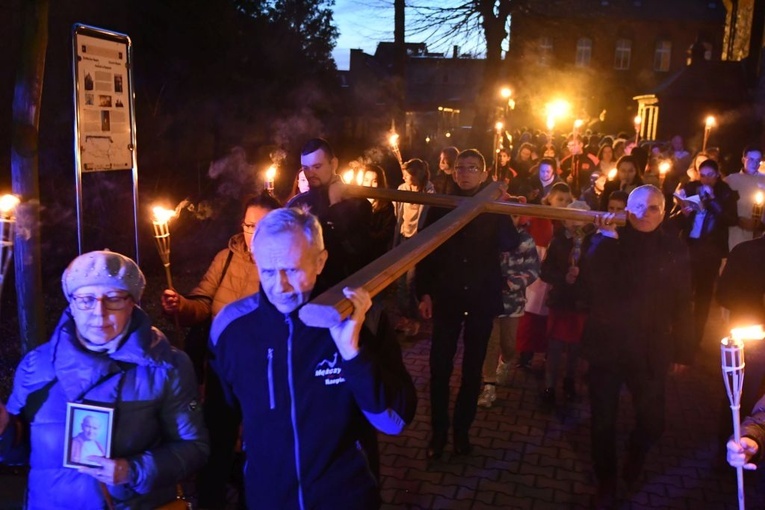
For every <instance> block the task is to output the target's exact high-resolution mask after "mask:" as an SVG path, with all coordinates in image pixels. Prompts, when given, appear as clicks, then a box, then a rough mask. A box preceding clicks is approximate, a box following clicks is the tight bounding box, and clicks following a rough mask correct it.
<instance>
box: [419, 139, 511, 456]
mask: <svg viewBox="0 0 765 510" xmlns="http://www.w3.org/2000/svg"><path fill="white" fill-rule="evenodd" d="M452 175H453V178H454V181H455V182H456V184H457V187H456V188H455V191H454V193H453V194H454V195H457V196H464V197H471V196H474V195H475V194H476V193H478V192H479V191H480V190H481V189H483V188H484V187H485V186H486V185H487V183H486V180H487V177H488V173H487V172H486V163H485V160H484V158H483V156H482V155H481V153H480V152H478V151H477V150H475V149H468V150H465V151H463V152H461V153H460V154H459V155H458V156H457V159H456V161H455V164H454V173H453V174H452ZM448 212H449V211H448V209H443V208H435V207H434V208H431V209H430V210H429V211H428V215H427V217H426V219H425V225H426V226H427V225H430V224H432V223H434V222H435V221H436V220H438V219H439V218H441V217H443V216H444V215H445V214H447V213H448ZM518 244H519V236H518V232H517V231H516V230H515V227H514V226H513V223H512V221H511V220H510V217H509V216H502V215H497V214H482V215H480V216H478V217H476V218H475V219H473V220H472V221H470V223H468V224H467V225H466V226H465V227H464V228H463V229H462V230H460V231H459V232H458V233H457V234H456V235H454V236H453V237H451V238H449V239H448V240H447V241H446V242H444V243H443V244H442V245H441V246H440V247H438V248H437V249H436V250H435V251H434V252H433V253H432V254H431V255H429V256H428V257H427V258H426V259H425V260H423V261H422V262H421V263H420V264H419V265H418V266H417V271H416V273H415V274H416V280H415V284H416V289H417V296H418V298H419V300H420V303H419V309H420V313H421V314H422V316H423V318H425V319H430V318H432V319H433V335H432V340H431V342H432V345H431V350H430V400H431V424H432V427H433V431H432V436H431V439H430V444H429V446H428V458H430V459H438V458H440V457H441V455H442V454H443V450H444V447H445V446H446V442H447V438H448V432H449V410H448V408H449V378H450V376H451V373H452V369H453V363H454V355H455V353H456V350H457V340H458V337H459V335H460V330H461V329H462V328H463V327H464V332H463V344H464V354H463V359H462V383H461V385H460V390H459V394H458V396H457V403H456V406H455V409H454V424H453V427H454V429H453V431H454V451H455V453H457V454H467V453H469V452H470V450H471V445H470V440H469V430H470V426H471V424H472V423H473V419H474V418H475V412H476V402H477V399H478V395H479V393H480V390H481V367H482V364H483V360H484V357H485V355H486V346H487V344H488V341H489V335H490V334H491V328H492V321H493V319H494V317H496V316H497V315H499V314H500V313H502V310H503V308H502V283H503V282H504V281H505V280H504V279H503V278H502V274H501V271H500V253H501V252H502V251H511V250H513V249H515V248H516V247H517V246H518Z"/></svg>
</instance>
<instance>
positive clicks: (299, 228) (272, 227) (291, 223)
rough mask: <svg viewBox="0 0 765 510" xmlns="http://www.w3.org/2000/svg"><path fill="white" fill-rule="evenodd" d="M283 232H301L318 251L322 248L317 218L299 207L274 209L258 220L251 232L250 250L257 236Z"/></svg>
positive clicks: (322, 241)
mask: <svg viewBox="0 0 765 510" xmlns="http://www.w3.org/2000/svg"><path fill="white" fill-rule="evenodd" d="M284 232H294V233H297V232H302V233H303V235H305V237H306V239H307V240H308V244H310V245H311V246H312V247H314V248H316V249H317V250H319V251H322V250H323V249H324V236H323V235H322V231H321V223H319V219H318V218H317V217H316V216H314V215H313V214H311V213H309V212H308V211H307V210H305V209H302V208H299V207H290V208H288V209H287V208H282V209H274V210H273V211H271V212H269V213H268V214H266V215H265V216H264V217H263V219H262V220H260V221H259V222H258V226H257V227H256V228H255V233H254V234H252V242H251V243H250V244H251V245H252V246H251V250H252V248H254V247H255V242H256V240H257V239H258V236H261V237H262V236H273V235H277V234H281V233H284Z"/></svg>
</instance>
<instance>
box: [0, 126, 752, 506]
mask: <svg viewBox="0 0 765 510" xmlns="http://www.w3.org/2000/svg"><path fill="white" fill-rule="evenodd" d="M519 139H520V143H518V144H517V150H515V151H513V150H512V149H510V148H507V149H501V150H499V151H498V152H497V161H495V162H492V161H489V162H487V161H486V160H485V158H484V156H483V155H482V154H481V153H480V152H479V151H478V150H475V149H467V150H462V151H460V150H458V149H457V148H455V147H447V148H444V149H443V150H442V151H441V153H440V155H439V161H438V168H437V169H435V168H434V172H433V173H431V170H430V165H429V164H428V163H427V162H426V161H425V160H423V159H418V158H414V159H410V160H408V161H406V162H404V163H403V164H402V165H401V172H402V175H401V177H402V180H403V184H401V185H400V186H399V187H398V191H401V192H407V193H410V194H412V195H410V196H415V195H414V194H432V193H438V194H444V195H453V196H456V197H461V198H463V199H464V198H469V197H484V196H490V195H487V193H489V194H490V193H494V192H495V188H496V186H497V185H496V184H495V183H497V182H498V183H501V185H502V186H501V187H502V188H503V191H502V193H503V197H502V199H504V200H507V201H511V202H516V203H527V204H537V205H539V206H540V207H551V208H561V209H564V208H565V209H567V210H592V211H597V212H596V213H595V214H593V215H591V219H592V221H590V222H585V221H581V220H563V221H557V220H555V221H554V220H548V219H542V218H539V217H534V216H531V215H529V216H525V215H505V214H499V213H492V214H480V215H478V216H477V217H475V218H474V219H472V220H470V221H469V222H468V223H467V224H466V226H464V227H463V228H462V229H461V230H459V232H457V233H456V234H454V235H452V236H451V237H449V238H448V239H446V240H445V241H444V242H443V243H442V244H440V245H439V246H437V247H436V248H435V249H434V250H433V251H432V253H430V254H429V255H428V256H427V257H425V258H424V259H423V260H422V261H421V262H420V263H418V264H417V265H416V266H415V267H412V268H409V270H408V271H407V273H406V274H405V275H404V276H402V277H401V278H400V279H399V280H398V281H397V282H396V284H395V285H394V286H395V287H396V292H395V295H396V297H397V299H396V306H397V307H398V310H397V311H396V313H391V310H390V309H389V308H386V306H385V303H384V302H383V300H381V299H378V298H375V299H373V298H372V296H370V295H369V293H368V292H367V291H365V290H364V289H362V288H347V287H346V288H344V290H343V292H344V295H345V296H346V298H347V299H348V300H349V302H350V303H351V305H352V312H351V314H350V316H349V317H348V318H347V319H344V320H342V321H341V322H340V323H338V324H336V325H334V326H332V327H329V328H317V327H312V326H309V325H307V324H306V323H304V322H303V320H302V319H301V317H300V315H299V312H300V309H301V308H302V307H303V306H304V305H305V304H306V303H307V302H309V301H310V300H311V299H312V298H313V297H315V296H317V295H318V294H320V293H322V292H323V291H324V290H326V289H328V288H330V287H333V286H335V285H336V284H338V283H340V282H342V281H343V280H344V279H345V278H346V277H348V276H349V275H351V274H353V273H354V272H356V271H358V270H359V269H360V268H362V267H364V266H365V265H366V264H367V263H368V262H371V261H372V260H374V259H376V258H377V257H379V256H380V255H382V254H383V253H385V252H387V251H389V250H391V249H393V248H396V249H399V250H407V249H411V248H412V247H416V246H417V236H418V235H419V232H420V231H422V230H425V229H428V228H431V225H433V224H435V223H437V222H439V220H441V218H444V217H445V216H446V215H447V214H448V213H449V211H450V209H449V208H447V207H445V206H442V205H439V206H435V205H431V206H429V205H424V204H420V203H411V202H408V201H407V200H406V196H405V195H403V194H402V195H401V197H402V198H401V199H400V200H399V201H395V202H390V201H386V200H382V199H364V198H348V197H347V195H346V194H344V186H345V185H344V184H343V182H342V179H341V178H340V176H339V175H338V166H339V162H338V158H337V156H336V155H335V152H334V150H333V148H332V147H331V145H330V144H329V143H328V142H327V141H326V140H324V139H320V138H316V139H312V140H309V141H308V142H306V143H305V145H304V146H303V147H302V150H301V155H300V160H301V170H300V174H299V176H298V177H297V178H296V185H295V186H296V189H298V190H301V189H302V191H297V192H296V194H295V196H293V197H292V198H291V199H290V200H289V202H288V203H287V204H285V206H282V204H280V203H279V202H278V201H277V200H275V199H274V198H273V197H272V196H270V195H269V194H267V193H265V194H263V195H261V196H258V197H254V198H252V199H249V200H247V201H246V202H245V204H244V208H243V213H242V216H241V225H240V228H241V232H239V233H237V234H236V235H234V236H233V237H232V238H231V240H230V241H229V245H228V247H227V248H226V249H224V250H222V251H220V252H219V253H218V254H217V255H216V256H215V258H214V260H213V261H212V264H211V265H210V267H209V269H208V270H207V272H206V273H205V275H204V277H203V278H202V280H201V281H200V282H199V285H198V286H197V287H196V288H195V289H193V290H192V291H191V292H189V293H188V294H185V295H182V294H180V293H178V292H177V291H176V290H174V289H166V290H165V291H164V293H163V295H162V298H161V299H162V302H161V305H162V310H163V313H165V314H167V315H168V316H171V317H176V318H177V319H178V321H179V323H181V324H183V325H184V326H193V327H194V329H192V331H195V333H194V335H195V336H194V337H193V341H192V337H191V336H190V337H189V339H188V341H187V342H186V344H185V346H184V347H185V350H186V352H183V351H182V350H181V349H179V348H177V347H175V346H171V345H170V343H169V342H168V340H167V339H166V338H165V336H164V335H163V334H162V333H161V332H160V331H159V330H157V329H156V328H153V327H152V325H151V322H152V321H151V319H150V318H149V316H148V315H147V314H146V313H145V312H144V311H143V310H142V309H141V307H140V300H141V296H142V294H143V290H144V286H145V278H144V276H143V273H142V271H141V269H140V268H139V267H138V266H137V265H136V264H135V262H134V261H132V260H131V259H129V258H128V257H125V256H123V255H120V254H118V253H113V252H110V251H97V252H90V253H86V254H83V255H81V256H79V257H77V258H76V259H74V260H73V261H72V262H71V264H70V265H69V267H68V268H67V269H66V271H65V272H64V274H63V276H62V287H63V291H64V294H65V295H66V297H67V300H68V302H69V306H68V307H67V309H66V310H65V311H64V313H63V316H62V319H61V322H60V323H59V326H58V327H57V329H56V331H55V332H54V334H53V336H52V338H51V341H50V342H48V343H46V344H45V345H43V346H41V347H38V348H37V349H35V350H33V351H31V352H30V353H28V354H27V355H26V356H25V357H24V359H23V360H22V362H21V365H20V366H19V368H18V370H17V374H16V379H15V382H14V387H13V392H12V394H11V397H10V399H9V401H8V403H7V405H3V404H0V461H2V462H7V463H23V462H29V464H30V466H31V470H30V475H29V488H28V493H27V506H28V508H33V509H34V508H71V504H72V502H73V501H76V502H77V503H78V505H77V506H80V507H82V508H104V507H106V508H110V509H111V508H149V507H151V508H154V507H158V506H160V505H162V504H166V503H171V502H173V501H175V500H176V498H177V497H178V496H179V494H182V493H183V491H184V490H187V491H188V490H189V489H191V490H190V492H191V493H193V494H195V495H196V497H198V500H199V505H200V507H201V508H225V507H226V505H227V486H228V485H229V484H231V483H234V484H235V485H237V484H238V487H236V488H237V492H238V494H239V504H240V506H242V507H245V506H246V507H247V508H315V507H333V508H348V509H353V508H358V509H369V508H377V507H379V505H380V503H381V502H380V495H379V490H378V477H379V453H378V451H377V433H378V432H383V433H387V434H397V433H399V432H400V431H401V430H402V429H403V428H404V427H405V426H406V425H407V424H409V423H410V422H411V421H412V420H413V418H414V414H415V409H416V405H417V396H416V391H415V387H414V384H413V382H412V378H411V376H410V375H409V373H408V372H407V370H406V367H405V364H404V359H403V355H402V350H401V348H400V346H399V342H398V340H399V338H400V337H397V336H396V334H395V331H396V330H398V331H400V332H401V333H403V334H404V335H409V336H417V335H418V333H419V331H420V326H421V325H422V324H423V322H424V321H430V323H431V325H432V334H431V338H430V357H429V362H430V385H429V392H430V393H429V397H430V419H431V421H430V425H431V430H430V435H429V438H428V445H427V457H428V459H429V460H430V461H439V460H441V459H443V457H444V455H445V453H446V450H447V445H448V444H449V441H450V438H451V441H452V452H453V455H456V456H464V455H470V453H471V452H472V450H473V446H472V444H471V427H472V424H473V421H474V419H475V416H476V411H477V407H478V406H483V407H486V408H492V407H493V406H494V405H495V402H496V400H497V398H498V393H497V391H496V388H497V386H498V385H504V384H507V383H508V380H509V373H510V369H511V367H512V366H513V365H515V367H517V368H518V369H519V370H526V369H529V368H531V367H532V365H533V364H534V363H536V364H539V363H541V362H542V359H543V358H544V374H545V375H544V387H543V388H542V391H541V392H540V402H541V404H542V405H544V406H548V407H551V406H555V405H556V404H557V403H559V402H560V400H559V393H558V391H557V390H558V384H559V383H561V382H562V397H563V399H564V400H573V399H576V398H578V395H579V393H580V392H581V389H582V388H584V387H585V386H587V387H588V390H589V401H590V405H591V410H592V412H591V424H590V428H591V434H592V448H591V451H592V464H593V470H594V473H595V476H596V479H597V483H598V486H597V491H596V494H595V497H594V500H593V507H594V508H611V507H613V505H614V504H615V502H616V496H617V490H618V486H619V476H618V475H619V474H621V478H622V479H623V480H624V481H625V482H626V484H627V486H628V487H630V488H633V489H634V488H635V487H636V486H637V485H639V483H640V479H641V473H642V469H643V464H644V462H645V459H646V454H647V452H648V451H649V449H650V448H651V447H652V446H653V445H654V444H655V443H656V442H657V441H658V439H659V438H660V437H661V434H662V432H663V429H664V422H665V420H664V416H665V409H664V406H665V384H666V377H667V375H668V374H669V373H670V372H682V371H684V370H685V369H686V367H687V366H688V365H690V364H691V363H692V362H693V359H694V356H695V354H696V353H697V352H698V350H699V347H700V343H701V340H702V338H703V336H704V330H705V327H706V322H707V318H708V315H709V310H710V306H711V303H712V300H713V299H714V298H715V293H716V297H717V300H718V301H719V302H720V304H722V305H723V306H725V307H726V308H728V309H729V310H730V314H731V318H732V319H731V320H732V321H742V322H744V321H748V322H760V323H762V322H765V308H764V307H763V304H762V303H763V299H762V298H763V294H765V271H764V270H763V267H764V266H762V264H761V260H762V257H761V255H762V254H763V250H765V244H763V243H765V241H763V238H762V237H761V234H762V231H763V223H762V220H763V217H762V207H761V206H758V202H757V200H758V199H757V198H756V196H755V195H756V194H757V193H758V192H759V190H762V189H765V174H762V173H760V172H759V166H760V163H761V159H762V152H761V150H760V149H759V148H758V147H756V146H747V147H745V148H743V157H742V168H741V169H740V171H738V172H731V171H730V170H733V169H728V170H729V172H723V171H721V168H720V161H719V152H718V151H714V150H710V151H707V152H703V153H699V154H698V155H696V156H694V157H691V154H690V153H689V152H688V151H686V150H685V149H684V148H683V143H682V139H681V138H680V137H675V138H673V140H672V141H671V143H670V144H668V145H667V147H666V148H664V147H662V146H660V145H657V144H652V145H649V146H637V145H636V144H634V143H630V142H628V141H627V140H625V139H622V138H621V137H619V136H616V137H609V136H602V137H601V136H598V135H594V134H591V133H585V134H582V135H580V134H572V135H570V136H569V137H568V138H567V139H566V140H565V143H562V144H554V143H553V141H551V140H547V139H546V138H545V137H544V136H542V135H540V134H537V135H536V136H535V135H533V134H532V133H524V134H522V135H521V136H519ZM663 161H666V162H669V163H670V168H669V169H666V168H662V166H661V165H660V162H663ZM434 166H435V165H434ZM362 183H363V185H365V186H372V187H381V188H384V187H387V176H386V174H385V172H384V171H383V170H382V168H380V167H378V166H375V165H369V166H368V167H366V168H365V171H364V174H363V181H362ZM298 186H302V188H298ZM305 186H307V188H306V187H305ZM504 190H506V191H504ZM491 196H493V195H491ZM418 201H422V200H418ZM757 207H759V209H758V208H757ZM562 212H563V211H561V213H562ZM625 214H626V221H625V222H620V221H619V220H620V218H622V217H624V216H625ZM579 217H581V216H579ZM622 223H623V224H622ZM731 250H732V251H731ZM725 260H727V264H726V263H724V261H725ZM723 267H724V270H722V274H721V276H719V282H718V275H720V273H721V269H722V268H723ZM394 316H395V317H397V318H398V320H397V321H394V320H393V318H394ZM460 341H461V342H462V344H463V356H462V367H461V368H462V370H461V381H460V384H459V390H458V393H457V396H456V402H455V405H454V407H453V412H452V413H451V415H450V412H449V401H450V387H449V380H450V377H451V375H452V372H453V369H454V363H455V356H456V352H457V347H458V344H459V342H460ZM540 353H543V354H544V356H542V355H541V354H540ZM753 356H758V353H757V351H755V352H754V354H753ZM580 357H581V358H583V359H584V360H585V361H586V363H587V365H588V370H587V372H586V373H587V374H588V376H587V377H588V379H587V381H580V380H577V378H578V377H579V374H581V373H582V370H581V368H580V364H581V363H582V361H580ZM763 357H765V356H763ZM763 366H765V364H764V365H763ZM560 372H563V373H562V374H561V373H560ZM752 372H754V374H752V375H751V377H750V379H751V380H753V381H754V382H752V383H751V385H750V387H748V388H746V389H745V391H744V396H743V399H742V401H743V402H744V405H745V406H748V407H745V410H747V411H748V410H749V409H752V408H754V412H753V415H752V416H751V417H750V418H748V419H747V421H746V422H745V427H744V430H745V432H746V435H745V438H744V439H742V440H741V442H738V443H737V442H734V441H731V442H729V443H728V460H729V462H730V463H731V464H733V465H743V466H745V467H747V468H751V467H753V465H754V464H753V461H756V460H757V455H758V453H759V452H760V451H761V450H762V446H763V444H762V441H763V440H765V432H763V431H764V430H765V425H763V424H765V401H760V402H759V403H758V404H757V406H756V407H755V403H756V402H757V400H758V399H759V397H760V395H759V392H760V384H759V383H760V382H762V381H765V371H762V370H757V369H756V368H755V369H754V370H753V371H752ZM561 375H562V381H561ZM749 376H750V374H748V377H749ZM585 382H586V384H585ZM623 387H626V388H627V389H628V390H629V391H630V393H631V394H632V401H633V405H634V408H635V426H634V429H633V430H632V432H631V434H630V437H629V444H628V445H627V455H626V459H625V460H624V462H623V463H622V465H621V470H619V463H618V461H617V451H618V448H617V445H616V436H617V434H616V417H617V414H618V404H619V395H620V391H621V390H622V388H623ZM77 406H80V407H82V406H85V407H82V408H83V409H88V410H90V411H89V412H90V413H91V414H88V415H87V416H85V417H84V418H80V422H79V423H73V422H74V421H76V420H72V419H70V416H69V415H70V409H72V408H78V407H77ZM92 413H95V414H92ZM98 413H103V415H104V416H110V417H111V416H113V418H110V419H108V420H103V421H98V422H96V420H95V418H94V417H95V416H100V415H99V414H98ZM96 425H97V426H96ZM78 426H79V427H80V428H81V432H80V433H79V435H77V432H78V430H79V429H77V427H78ZM73 428H74V429H76V430H72V429H73ZM105 428H106V429H108V434H109V436H108V437H109V438H110V441H109V445H108V446H107V445H102V444H101V443H99V442H98V441H97V438H96V435H95V434H96V431H98V430H101V431H102V433H105V432H104V431H103V429H105ZM99 437H101V436H99ZM104 437H106V436H104ZM86 440H87V441H90V442H92V446H88V447H83V446H82V444H85V441H86ZM72 445H76V455H75V456H74V457H72V454H71V452H69V450H71V449H72V448H73V446H72ZM96 445H98V447H96ZM65 452H69V453H68V454H65ZM237 456H240V457H243V458H244V461H243V462H241V463H236V462H235V459H236V458H237ZM67 459H69V460H72V459H76V461H72V462H71V463H70V462H68V461H67ZM195 474H196V476H194V475H195ZM237 480H238V482H237Z"/></svg>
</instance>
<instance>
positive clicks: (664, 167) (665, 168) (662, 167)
mask: <svg viewBox="0 0 765 510" xmlns="http://www.w3.org/2000/svg"><path fill="white" fill-rule="evenodd" d="M671 167H672V163H670V162H669V161H662V162H661V163H659V173H660V174H662V175H664V174H666V173H667V172H669V169H670V168H671Z"/></svg>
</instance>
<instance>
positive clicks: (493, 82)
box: [470, 0, 510, 164]
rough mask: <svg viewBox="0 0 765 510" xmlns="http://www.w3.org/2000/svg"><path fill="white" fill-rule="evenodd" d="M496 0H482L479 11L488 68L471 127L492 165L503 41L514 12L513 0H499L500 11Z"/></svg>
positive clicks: (474, 138) (475, 143)
mask: <svg viewBox="0 0 765 510" xmlns="http://www.w3.org/2000/svg"><path fill="white" fill-rule="evenodd" d="M494 4H495V0H480V1H479V2H478V11H479V13H480V15H481V26H482V28H483V33H484V37H485V39H486V67H485V68H484V73H483V83H482V85H481V89H480V92H479V94H478V98H477V100H476V108H475V118H474V119H473V126H472V129H471V137H470V138H471V140H470V141H471V144H472V145H473V146H474V147H478V148H480V149H481V151H482V152H483V154H484V155H485V156H487V157H486V163H487V164H488V163H489V161H490V159H492V158H494V157H495V155H494V154H493V153H492V151H493V144H492V140H493V137H494V132H493V125H492V123H491V121H492V114H493V113H494V111H495V108H496V107H497V106H498V105H499V103H498V97H499V95H498V94H499V77H500V70H501V66H502V41H504V40H505V37H507V31H506V30H505V26H506V24H507V18H508V15H509V12H510V0H499V6H498V13H497V14H495V13H494V7H495V5H494Z"/></svg>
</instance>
